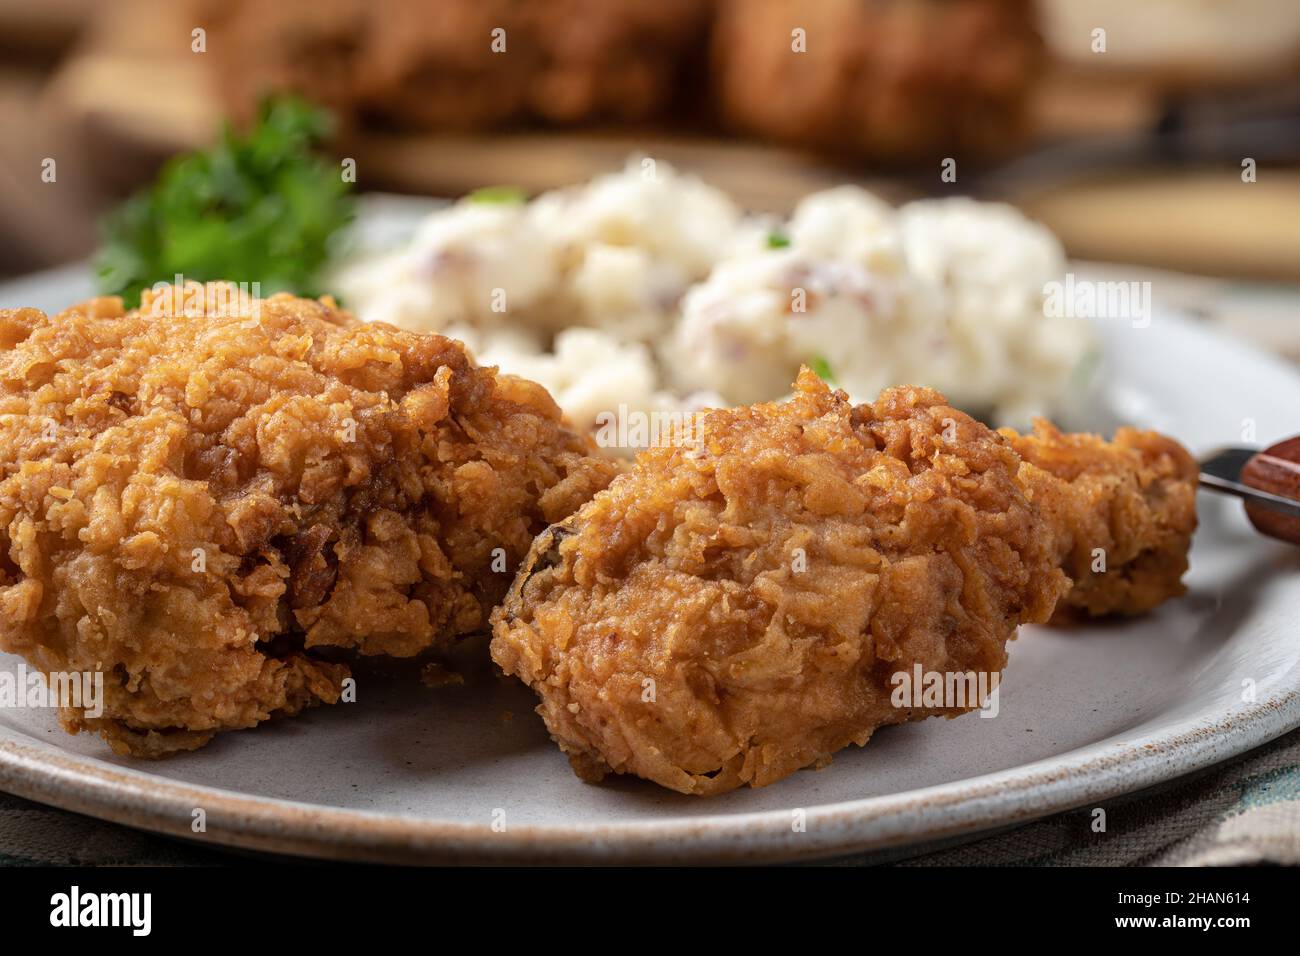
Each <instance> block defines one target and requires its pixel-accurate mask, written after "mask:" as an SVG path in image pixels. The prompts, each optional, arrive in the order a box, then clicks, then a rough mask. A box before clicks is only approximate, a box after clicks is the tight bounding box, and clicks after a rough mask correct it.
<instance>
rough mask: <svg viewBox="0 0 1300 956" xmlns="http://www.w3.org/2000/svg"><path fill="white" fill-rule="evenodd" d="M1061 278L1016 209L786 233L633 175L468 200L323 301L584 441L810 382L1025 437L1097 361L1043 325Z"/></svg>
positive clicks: (656, 165) (1051, 325) (674, 186)
mask: <svg viewBox="0 0 1300 956" xmlns="http://www.w3.org/2000/svg"><path fill="white" fill-rule="evenodd" d="M493 198H494V199H495V198H497V197H496V196H495V195H494V196H493ZM1065 269H1066V263H1065V257H1064V254H1063V252H1062V250H1061V247H1060V244H1059V243H1058V242H1057V241H1056V239H1055V237H1054V236H1052V234H1051V233H1050V232H1048V231H1047V230H1046V229H1044V228H1043V227H1042V226H1040V225H1038V224H1036V223H1033V222H1031V221H1029V220H1027V219H1025V218H1024V217H1023V216H1021V215H1020V213H1019V212H1017V211H1016V210H1014V209H1013V208H1011V207H1009V206H1001V205H992V204H985V203H978V202H974V201H972V200H968V199H946V200H927V201H922V202H915V203H911V204H908V205H905V206H903V207H901V208H899V209H895V208H893V207H891V206H890V205H888V204H887V203H884V202H883V201H881V200H880V199H878V198H877V197H875V196H873V195H871V194H870V193H868V192H866V191H864V190H862V189H859V188H857V187H853V186H845V187H841V188H837V189H831V190H827V191H825V192H820V193H816V194H814V195H811V196H808V197H807V198H806V199H805V200H804V201H803V202H802V203H800V204H799V206H798V207H797V209H796V210H795V212H794V214H793V216H791V217H790V219H789V220H788V221H784V222H783V221H780V220H772V219H764V218H759V217H755V216H745V215H743V214H742V212H741V211H740V210H739V209H738V208H737V206H736V205H735V203H734V202H732V200H731V199H730V198H729V197H728V196H726V195H725V194H724V193H722V192H720V191H719V190H717V189H714V188H712V187H710V186H708V185H707V184H705V183H703V182H701V181H700V180H698V179H696V178H694V177H691V176H685V175H681V174H679V173H677V172H676V171H675V170H673V169H672V168H671V167H669V166H668V165H667V164H665V163H663V162H655V161H653V160H648V159H634V160H632V161H630V162H629V163H628V165H627V166H626V168H625V169H623V170H622V171H621V172H618V173H614V174H611V175H608V176H602V177H599V178H597V179H595V180H593V181H592V182H591V183H588V184H586V185H583V186H577V187H573V188H569V189H564V190H558V191H556V192H552V193H546V194H544V195H542V196H539V197H538V198H536V199H535V200H533V201H532V202H530V203H523V202H516V203H501V202H499V201H498V202H490V203H485V202H482V201H476V199H475V198H474V197H470V198H469V199H466V200H463V201H461V202H459V203H457V204H455V205H453V206H451V207H448V208H447V209H445V210H440V211H438V212H435V213H433V214H432V215H431V216H430V217H429V218H428V220H427V221H426V222H425V223H424V225H423V227H422V228H421V229H420V230H419V232H418V233H417V235H416V236H415V237H414V239H413V240H412V241H411V242H410V243H409V244H408V245H406V246H405V247H403V248H401V249H398V250H395V251H390V252H388V253H384V254H381V255H378V256H372V257H369V258H365V259H361V260H359V261H357V262H355V263H354V264H352V265H350V266H349V267H348V268H346V269H344V270H343V271H342V272H341V273H340V274H339V275H338V276H337V280H336V282H335V286H336V288H337V289H338V291H339V292H340V294H341V295H342V296H343V298H344V300H345V301H346V302H347V303H348V305H349V306H351V307H352V308H353V309H355V310H356V311H357V312H358V313H359V314H360V315H361V316H362V317H363V318H365V319H368V320H382V321H387V322H393V323H395V324H397V325H401V326H405V327H407V328H415V329H424V330H430V331H440V332H445V333H448V334H452V335H456V336H458V337H461V338H463V339H464V340H465V341H466V342H467V344H469V346H470V347H471V349H473V350H474V351H475V352H476V354H477V355H478V356H479V358H480V360H481V361H483V362H486V363H490V364H498V365H500V366H501V368H502V369H503V370H505V371H507V372H513V373H516V374H520V375H525V376H527V377H529V378H532V379H535V380H536V381H539V382H541V383H542V384H543V385H545V386H546V387H547V388H548V389H550V391H551V392H552V394H554V395H555V397H556V400H557V401H558V402H559V403H560V405H561V406H562V407H563V408H564V409H565V411H566V412H567V413H568V414H569V415H570V416H571V417H572V418H573V420H574V421H575V423H577V424H580V425H583V426H587V427H594V426H595V425H596V423H597V422H598V421H600V420H601V418H602V416H603V415H606V414H607V413H609V412H616V413H619V414H624V415H626V414H639V415H646V414H667V413H673V412H675V411H676V412H680V411H683V410H690V409H695V408H698V407H701V406H702V405H734V404H742V403H747V402H756V401H764V400H770V399H774V398H779V397H781V396H782V395H784V394H786V393H787V392H788V390H789V388H790V383H791V382H792V381H793V380H794V378H795V375H796V374H797V372H798V369H799V366H800V365H803V364H810V365H812V366H813V367H814V368H815V369H817V370H818V372H819V374H822V375H823V376H826V377H828V378H830V379H832V380H833V381H834V382H835V384H836V385H838V386H839V387H841V388H843V389H845V390H846V391H848V392H849V393H850V395H851V396H852V397H853V398H854V399H855V400H859V401H865V400H870V399H873V398H874V397H875V395H876V393H877V392H879V391H880V389H882V388H884V387H886V386H889V385H898V384H918V385H931V386H934V387H936V388H938V389H940V390H942V391H944V392H945V393H946V394H947V395H948V396H949V397H950V398H951V399H952V400H953V401H954V402H955V403H956V404H959V405H961V406H963V407H965V408H967V409H969V410H971V411H974V412H977V413H980V414H984V415H986V416H987V417H989V418H990V419H991V420H993V421H995V422H996V423H998V424H1003V423H1006V424H1021V425H1023V424H1024V423H1025V421H1026V419H1027V418H1028V417H1029V416H1030V415H1032V414H1037V413H1041V412H1052V411H1053V410H1056V409H1058V408H1059V406H1060V404H1061V402H1062V401H1063V399H1064V397H1065V395H1066V391H1067V388H1068V383H1069V382H1070V379H1071V375H1072V373H1073V372H1074V371H1075V370H1076V369H1078V368H1079V367H1080V366H1081V364H1082V362H1083V359H1084V358H1085V356H1086V354H1087V353H1088V352H1089V351H1090V349H1091V347H1092V337H1091V333H1090V331H1089V329H1088V327H1087V325H1086V323H1083V322H1081V321H1078V320H1073V319H1066V318H1057V317H1051V316H1047V315H1045V314H1044V310H1043V295H1044V286H1045V285H1046V283H1048V282H1050V281H1052V280H1054V279H1059V278H1060V277H1061V276H1062V275H1063V274H1064V272H1065Z"/></svg>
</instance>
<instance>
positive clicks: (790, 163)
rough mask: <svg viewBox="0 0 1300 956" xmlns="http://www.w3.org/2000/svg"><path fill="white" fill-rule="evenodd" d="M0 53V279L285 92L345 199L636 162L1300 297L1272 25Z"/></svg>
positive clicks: (703, 17) (27, 16) (172, 42)
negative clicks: (313, 124)
mask: <svg viewBox="0 0 1300 956" xmlns="http://www.w3.org/2000/svg"><path fill="white" fill-rule="evenodd" d="M494 31H499V32H494ZM471 38H472V39H471ZM494 44H496V47H495V48H494ZM801 45H802V46H801ZM800 48H802V49H806V52H796V49H800ZM498 51H499V52H498ZM0 52H2V53H3V58H2V59H0V63H3V66H0V128H2V129H3V130H4V132H5V134H6V135H4V136H0V274H9V275H14V274H20V273H23V272H26V271H30V270H32V269H36V268H39V267H42V266H47V265H51V264H55V263H60V262H66V261H70V260H74V259H78V258H82V257H85V256H87V255H89V254H90V253H91V252H92V251H93V250H94V249H95V248H96V245H97V242H98V234H97V227H96V224H97V222H98V221H99V219H100V217H101V216H102V215H103V214H104V213H106V212H107V211H108V210H110V209H113V208H115V207H116V206H117V204H118V203H119V202H121V200H122V199H123V198H124V197H126V196H128V195H130V194H131V193H132V192H134V191H136V190H138V189H139V188H140V187H142V186H144V185H145V184H147V183H150V182H152V181H153V179H154V177H155V176H156V175H157V173H158V171H159V169H160V168H161V166H162V165H163V163H165V162H166V161H167V160H168V159H169V158H171V157H173V156H175V155H176V154H178V153H180V152H182V151H186V150H193V149H199V148H204V147H208V146H211V145H212V144H213V143H215V142H217V141H218V137H219V135H220V128H221V124H222V122H223V120H225V119H227V118H233V119H234V120H235V122H236V123H237V124H239V126H240V127H241V128H242V129H247V126H248V124H249V123H251V121H252V120H253V118H254V117H255V115H256V112H257V109H258V104H259V103H260V102H261V100H262V97H263V95H264V94H265V93H267V92H270V91H283V90H292V91H296V92H298V93H300V94H302V95H303V96H304V97H306V98H307V99H308V100H310V101H312V102H316V103H319V104H323V105H325V106H327V107H329V108H330V109H331V110H332V111H333V112H334V114H335V117H336V120H337V125H336V127H335V129H334V130H333V133H332V135H331V137H330V138H329V140H328V144H327V148H329V149H330V150H332V151H333V152H334V154H335V155H336V157H348V158H351V159H353V160H355V165H356V176H357V183H356V185H357V188H358V189H359V190H360V191H362V192H378V191H391V192H405V193H414V194H421V195H429V196H440V197H455V196H459V195H463V194H465V193H467V192H469V191H471V190H473V189H475V188H477V187H479V186H482V185H484V184H491V183H509V184H513V185H516V186H518V187H520V188H522V189H523V190H525V191H526V192H528V193H529V194H536V193H539V192H541V191H544V190H547V189H553V188H556V187H559V186H562V185H566V184H572V183H580V182H585V181H587V180H590V179H591V178H593V177H594V176H596V175H598V174H602V173H608V172H610V171H613V170H617V169H618V168H620V167H621V166H622V164H623V163H624V162H625V160H626V158H627V157H628V155H630V154H633V153H645V154H649V155H654V156H657V157H661V158H663V159H664V160H667V161H669V162H671V163H672V164H673V165H674V166H676V167H677V168H678V169H680V170H682V171H683V172H685V173H696V174H699V175H700V176H701V177H702V178H703V179H704V180H705V181H707V182H709V183H711V184H712V185H714V186H716V187H719V188H721V189H723V190H725V191H726V192H727V193H728V194H729V195H730V196H731V197H733V198H734V199H735V200H736V202H737V203H738V204H739V205H740V206H741V207H742V208H743V209H744V210H746V211H751V212H773V213H778V214H781V215H788V214H789V213H790V212H791V211H792V210H793V209H794V207H795V205H796V204H797V203H798V202H799V201H800V200H801V199H802V198H803V197H805V196H807V195H808V194H810V193H813V192H816V191H818V190H821V189H825V188H829V187H831V186H835V185H839V184H842V183H854V184H858V185H863V186H866V187H868V188H870V189H871V190H872V191H873V192H875V193H877V194H878V195H882V196H884V197H886V198H888V199H890V200H891V201H895V202H898V201H906V200H911V199H916V198H920V197H925V196H950V195H958V194H970V195H975V196H978V197H980V198H996V199H1005V200H1008V201H1010V202H1012V203H1014V204H1016V205H1018V206H1019V207H1020V208H1021V209H1022V210H1024V211H1025V212H1026V213H1027V214H1029V215H1030V216H1032V217H1034V218H1037V219H1039V220H1041V221H1042V222H1044V223H1045V224H1046V225H1047V226H1048V227H1049V228H1050V229H1051V230H1052V231H1053V232H1054V233H1055V234H1056V235H1057V236H1058V237H1059V238H1060V239H1061V241H1062V242H1063V244H1064V247H1065V251H1066V252H1067V253H1068V254H1069V255H1070V256H1072V257H1075V258H1080V257H1082V258H1088V259H1094V260H1105V261H1109V262H1124V263H1131V264H1137V265H1139V266H1158V267H1163V268H1166V269H1173V270H1179V271H1180V272H1186V273H1197V274H1204V275H1211V276H1220V277H1229V278H1237V279H1262V280H1269V281H1270V282H1272V283H1274V284H1272V285H1266V286H1259V285H1252V286H1250V287H1248V289H1249V290H1248V293H1247V295H1248V297H1249V298H1250V300H1251V302H1252V304H1258V303H1260V302H1266V303H1271V302H1275V301H1281V302H1289V300H1288V299H1286V298H1285V297H1284V296H1283V293H1284V292H1287V291H1288V288H1289V287H1288V286H1285V285H1278V284H1277V283H1289V282H1294V281H1296V280H1300V215H1297V213H1300V5H1297V4H1294V3H1292V2H1289V0H1145V2H1142V3H1131V2H1119V0H1097V2H1092V3H1086V4H1084V3H1077V2H1072V0H874V2H861V0H819V2H817V3H799V2H797V0H657V2H655V3H644V2H638V0H425V2H420V0H278V2H276V3H263V2H256V0H224V2H223V0H178V2H166V3H164V2H151V0H113V2H95V0H45V2H43V3H40V4H31V3H29V2H21V0H0ZM947 159H951V160H954V161H955V171H956V178H955V181H949V180H948V179H945V178H942V177H941V175H940V173H941V170H942V169H943V168H944V167H943V164H944V161H945V160H947ZM47 160H53V161H54V164H55V166H54V168H55V169H56V170H57V174H56V176H55V177H53V181H49V180H50V178H51V177H50V176H49V175H48V164H47V162H46V161H47ZM1247 160H1253V161H1254V163H1255V164H1256V165H1257V181H1256V182H1251V183H1246V182H1243V177H1242V173H1243V162H1245V161H1247ZM298 212H301V210H298ZM327 212H328V210H322V214H326V213H327ZM300 224H301V223H300ZM159 261H162V257H161V256H160V257H159ZM1142 274H1143V275H1150V274H1151V273H1149V272H1143V273H1142ZM1161 286H1162V287H1163V288H1165V289H1167V290H1175V289H1194V290H1196V292H1195V294H1192V293H1191V292H1175V293H1174V294H1175V297H1178V296H1184V297H1186V298H1188V299H1195V300H1196V301H1197V304H1198V306H1199V307H1201V308H1202V309H1204V308H1207V307H1208V306H1207V305H1206V303H1207V302H1209V303H1212V302H1219V303H1221V304H1222V303H1224V302H1227V303H1228V304H1227V305H1226V306H1224V308H1226V309H1227V310H1228V311H1232V309H1234V308H1235V305H1233V304H1232V303H1234V302H1236V301H1237V300H1238V299H1240V298H1241V294H1240V293H1241V290H1242V288H1243V287H1242V286H1241V285H1240V284H1224V283H1222V282H1219V283H1212V284H1206V283H1204V282H1201V283H1199V284H1197V283H1196V282H1193V283H1192V284H1191V285H1187V284H1184V285H1182V286H1176V285H1175V284H1173V283H1171V282H1162V283H1161ZM1263 311H1264V312H1266V313H1269V314H1271V315H1273V316H1274V317H1273V318H1270V319H1267V320H1261V321H1260V322H1258V323H1255V324H1256V325H1258V326H1260V327H1261V328H1263V329H1264V330H1265V331H1264V334H1265V336H1266V337H1268V338H1269V340H1270V341H1271V342H1273V344H1275V345H1277V346H1278V347H1280V348H1283V349H1287V350H1292V351H1294V352H1295V353H1296V354H1300V341H1297V342H1295V343H1293V342H1292V338H1293V337H1294V338H1296V339H1300V335H1296V336H1293V335H1292V334H1291V331H1290V320H1289V314H1288V313H1287V311H1286V307H1279V308H1277V309H1274V310H1272V312H1270V310H1269V308H1265V309H1264V310H1263ZM1274 313H1275V314H1274Z"/></svg>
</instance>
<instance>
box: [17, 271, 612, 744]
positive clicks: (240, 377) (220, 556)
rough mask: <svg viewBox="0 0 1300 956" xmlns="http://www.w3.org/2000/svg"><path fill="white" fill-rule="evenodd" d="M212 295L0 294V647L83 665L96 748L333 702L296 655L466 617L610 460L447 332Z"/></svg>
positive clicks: (311, 659)
mask: <svg viewBox="0 0 1300 956" xmlns="http://www.w3.org/2000/svg"><path fill="white" fill-rule="evenodd" d="M197 290H202V294H201V295H199V294H197ZM232 295H233V290H232V288H231V287H228V286H220V285H211V286H207V287H199V286H190V287H186V288H185V289H170V290H167V292H165V293H160V294H157V295H155V294H153V293H146V294H145V297H144V301H143V303H142V306H141V308H140V309H139V310H134V311H131V312H125V311H124V310H123V308H122V303H121V301H120V300H119V299H116V298H102V299H95V300H91V301H90V302H87V303H83V304H82V305H79V306H75V307H73V308H71V309H69V310H67V311H66V312H63V313H61V314H59V315H57V316H54V317H49V318H47V317H46V316H45V315H43V314H42V313H40V312H36V311H34V310H18V311H6V312H0V346H2V347H3V351H0V648H3V649H4V650H7V651H11V652H15V653H19V654H22V655H24V656H25V657H27V658H28V659H29V660H30V661H32V662H33V663H34V664H35V665H36V666H38V667H39V668H41V669H42V670H43V671H45V672H47V673H48V672H50V671H72V672H84V671H98V672H102V673H103V674H104V675H105V685H106V686H105V693H106V701H105V710H104V714H103V716H102V717H99V718H93V717H89V716H87V715H86V714H85V713H84V712H83V711H82V710H78V709H76V708H72V709H67V710H64V712H63V714H62V717H63V720H64V723H65V725H66V726H68V728H69V729H71V730H80V729H86V728H89V729H93V730H96V731H98V732H100V733H102V734H103V735H104V737H105V738H106V739H108V740H109V742H110V743H111V744H112V745H113V747H114V749H116V750H118V751H120V752H130V753H135V754H143V755H155V754H161V753H165V752H168V751H171V750H176V749H189V748H192V747H195V746H199V745H200V744H202V743H203V742H205V741H206V740H207V739H208V738H209V737H210V736H211V735H212V734H213V733H215V732H216V731H219V730H223V729H228V728H240V727H250V726H253V725H254V724H256V723H258V722H260V721H262V720H266V719H267V718H268V717H270V716H273V715H276V714H288V713H293V712H295V711H297V710H299V709H301V708H302V707H304V706H307V705H309V704H312V703H315V702H318V701H327V702H333V701H335V700H336V699H337V698H338V696H339V690H340V686H341V683H342V681H343V679H344V678H345V677H346V676H347V674H348V669H347V667H346V666H345V665H343V664H340V663H336V662H331V661H330V660H329V659H327V657H328V655H326V656H325V657H323V656H321V655H320V653H319V652H320V651H321V649H324V648H338V649H344V650H347V651H352V652H358V653H361V654H389V655H395V656H403V657H405V656H410V655H414V654H417V653H419V652H421V651H423V650H425V649H427V648H430V647H432V646H435V645H438V644H439V643H442V642H445V641H448V640H450V639H452V638H454V637H455V636H457V635H459V634H463V633H465V632H467V631H470V630H474V629H476V628H479V627H481V626H482V624H483V621H484V618H485V615H486V612H487V610H488V609H490V608H491V607H492V605H494V604H495V603H496V602H497V601H498V600H499V599H500V597H501V596H502V594H503V593H504V592H505V590H506V586H507V584H508V583H509V580H510V576H511V575H510V573H509V570H510V569H513V568H514V567H515V566H516V565H517V562H518V560H519V559H520V558H521V557H522V556H523V555H524V554H525V552H526V551H527V548H528V545H529V543H530V541H531V540H532V537H533V536H534V535H535V534H536V533H537V532H539V531H540V530H542V529H543V528H544V527H545V526H546V525H547V524H549V523H551V522H554V521H556V520H559V519H562V518H564V517H565V516H566V515H568V514H570V513H571V512H572V511H573V510H574V509H575V508H576V507H578V505H580V504H581V503H582V502H584V501H585V500H587V499H588V498H589V497H590V496H591V495H592V494H594V493H595V492H596V491H598V490H599V489H600V488H601V487H603V486H604V485H605V484H606V483H607V482H608V481H609V479H610V477H611V476H612V474H613V470H614V469H613V466H612V465H610V464H609V463H607V462H604V461H602V460H600V459H597V458H593V457H589V456H588V452H589V451H590V450H591V444H590V442H589V441H588V440H586V439H584V438H582V437H580V436H578V435H577V434H575V433H574V432H572V431H571V430H569V429H568V428H567V427H566V426H565V425H564V424H563V422H562V419H561V416H560V413H559V410H558V409H557V407H556V406H555V403H554V402H553V401H552V400H551V399H550V396H549V395H547V394H546V392H545V390H543V389H542V388H541V387H540V386H537V385H533V384H531V383H527V382H523V381H521V380H517V379H512V378H509V377H506V376H498V375H497V374H496V373H495V370H492V369H481V368H478V367H476V366H475V365H474V363H473V361H472V360H471V359H470V357H469V356H468V355H467V354H466V353H465V350H464V349H463V347H462V346H461V345H460V344H459V343H456V342H454V341H452V340H450V339H446V338H442V337H440V336H432V335H420V334H416V333H410V332H404V331H399V330H397V329H394V328H391V327H389V326H384V325H364V324H361V323H358V322H356V321H355V320H354V319H352V318H351V317H350V316H348V315H347V314H346V313H343V312H341V311H339V310H338V309H336V308H335V307H334V306H333V304H332V302H331V301H329V300H328V299H326V300H321V301H320V302H314V301H308V300H303V299H296V298H293V297H292V296H288V295H277V296H274V297H272V298H269V299H266V300H261V301H254V302H253V303H252V304H251V305H249V304H248V303H246V302H245V303H239V302H233V301H230V298H231V296H232ZM223 303H225V304H224V305H223ZM496 549H500V551H499V552H497V551H496ZM494 552H495V554H494ZM494 556H495V557H503V559H504V566H505V567H506V568H507V571H506V573H501V572H500V571H499V570H498V569H499V568H500V567H502V564H501V563H498V564H497V568H496V569H494V568H493V559H494Z"/></svg>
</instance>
